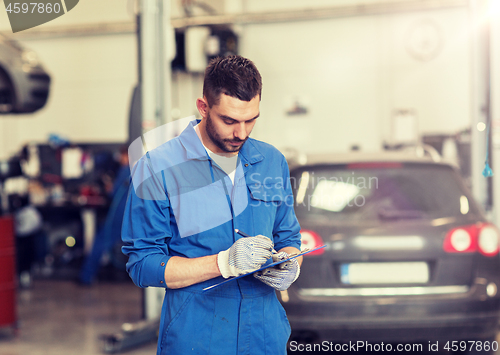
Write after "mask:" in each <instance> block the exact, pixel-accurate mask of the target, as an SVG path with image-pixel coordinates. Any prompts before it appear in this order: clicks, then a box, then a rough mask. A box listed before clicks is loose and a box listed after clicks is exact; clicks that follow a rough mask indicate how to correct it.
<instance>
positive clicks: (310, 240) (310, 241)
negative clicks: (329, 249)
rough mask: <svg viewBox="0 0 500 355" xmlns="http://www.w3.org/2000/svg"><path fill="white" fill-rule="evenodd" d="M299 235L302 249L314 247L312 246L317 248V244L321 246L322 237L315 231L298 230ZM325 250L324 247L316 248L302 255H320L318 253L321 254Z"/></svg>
mask: <svg viewBox="0 0 500 355" xmlns="http://www.w3.org/2000/svg"><path fill="white" fill-rule="evenodd" d="M300 235H301V236H302V238H301V243H302V245H301V247H300V248H301V249H302V250H304V249H306V248H307V249H309V250H311V249H314V248H317V247H319V246H322V245H323V244H324V243H323V239H321V237H320V236H319V235H318V234H317V233H316V232H313V231H310V230H301V231H300ZM324 252H325V249H324V248H323V249H319V250H316V251H313V252H312V253H309V254H306V255H304V256H308V255H320V254H323V253H324Z"/></svg>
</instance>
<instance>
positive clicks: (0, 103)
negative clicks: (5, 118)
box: [0, 34, 50, 114]
mask: <svg viewBox="0 0 500 355" xmlns="http://www.w3.org/2000/svg"><path fill="white" fill-rule="evenodd" d="M49 88H50V76H49V74H48V73H47V72H46V71H45V68H44V67H43V65H42V64H41V63H40V60H39V59H38V56H37V55H36V53H35V52H33V51H32V50H29V49H26V48H24V47H22V46H21V45H20V44H19V42H17V41H15V40H13V39H12V38H9V37H6V36H4V35H2V34H0V114H11V113H32V112H35V111H37V110H39V109H41V108H42V107H44V106H45V104H46V103H47V99H48V97H49Z"/></svg>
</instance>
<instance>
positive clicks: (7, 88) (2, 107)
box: [0, 68, 15, 114]
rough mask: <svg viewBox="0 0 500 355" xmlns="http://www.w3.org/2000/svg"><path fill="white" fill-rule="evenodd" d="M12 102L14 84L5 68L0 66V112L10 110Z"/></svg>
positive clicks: (11, 109) (12, 107)
mask: <svg viewBox="0 0 500 355" xmlns="http://www.w3.org/2000/svg"><path fill="white" fill-rule="evenodd" d="M14 102H15V94H14V85H12V81H11V80H10V78H9V75H8V74H7V73H6V72H5V70H4V69H3V68H0V114H5V113H9V112H12V111H13V110H14Z"/></svg>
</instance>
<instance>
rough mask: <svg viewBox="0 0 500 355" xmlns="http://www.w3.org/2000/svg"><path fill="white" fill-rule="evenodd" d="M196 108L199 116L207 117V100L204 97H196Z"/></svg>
mask: <svg viewBox="0 0 500 355" xmlns="http://www.w3.org/2000/svg"><path fill="white" fill-rule="evenodd" d="M196 108H197V109H198V112H199V113H200V115H201V117H203V118H205V117H207V114H208V108H209V107H208V101H207V99H206V98H205V97H203V98H201V97H200V98H198V99H197V100H196Z"/></svg>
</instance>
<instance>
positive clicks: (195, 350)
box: [122, 121, 300, 355]
mask: <svg viewBox="0 0 500 355" xmlns="http://www.w3.org/2000/svg"><path fill="white" fill-rule="evenodd" d="M196 123H197V122H196V121H193V122H191V123H190V125H189V126H188V127H187V128H186V129H185V130H184V131H183V132H182V133H181V135H180V136H179V137H177V138H175V139H172V140H170V141H168V142H167V143H165V144H163V145H161V146H160V147H158V148H156V149H154V150H152V151H150V152H149V153H147V154H146V155H145V156H144V157H143V158H141V159H140V160H139V161H138V163H137V164H136V166H135V167H134V172H133V174H132V180H133V185H132V186H131V188H130V191H129V198H128V201H127V206H126V209H125V216H124V220H123V227H122V239H123V242H124V247H123V249H122V250H123V252H124V253H125V254H126V255H127V256H128V257H129V261H128V263H127V271H128V272H129V274H130V276H131V278H132V280H133V281H134V283H135V284H136V285H138V286H140V287H148V286H155V287H166V285H165V278H164V272H165V266H166V264H167V263H168V260H169V259H170V257H172V256H181V257H187V258H195V257H200V256H206V255H213V254H217V253H218V252H220V251H222V250H226V249H228V248H229V247H231V245H232V244H233V243H234V242H235V241H236V240H237V239H239V238H241V236H240V235H238V234H236V233H235V232H234V229H235V228H238V229H241V230H242V231H244V232H245V233H247V234H250V235H258V234H262V235H265V236H267V237H269V238H272V239H273V241H274V244H275V249H276V250H280V249H282V248H284V247H295V248H300V233H299V232H300V226H299V224H298V222H297V218H296V217H295V213H294V210H293V196H292V190H291V186H290V181H289V172H288V165H287V163H286V160H285V158H284V157H283V155H282V154H281V153H280V152H279V151H278V150H276V149H275V148H274V147H272V146H271V145H269V144H266V143H263V142H259V141H257V140H254V139H248V140H247V142H246V143H245V144H244V145H243V147H242V149H241V151H240V152H239V155H238V156H239V162H238V168H237V171H236V174H235V183H234V188H232V186H231V181H230V179H229V177H228V176H227V175H226V174H225V173H224V172H223V171H222V170H221V169H220V168H219V167H218V166H217V165H216V164H215V163H212V161H211V159H210V158H209V157H208V155H207V154H206V151H205V149H204V148H203V145H202V144H201V142H200V140H199V138H198V136H197V135H196V132H195V130H194V125H196ZM200 196H201V197H203V198H200ZM183 224H187V225H183ZM221 281H223V278H222V277H218V278H214V279H212V280H207V281H204V282H201V283H199V284H195V285H191V286H189V287H185V288H182V289H168V288H166V294H165V300H164V303H163V308H162V314H161V322H160V333H159V338H158V352H157V353H158V354H187V353H190V354H217V355H224V354H252V355H254V354H273V355H276V354H286V342H287V340H288V337H289V335H290V326H289V324H288V320H287V318H286V315H285V312H284V310H283V308H282V307H281V305H280V303H279V301H278V299H277V297H276V293H275V291H274V289H273V288H272V287H269V286H267V285H265V284H264V283H262V282H260V281H259V280H257V279H256V278H254V277H253V276H249V277H244V278H241V279H239V280H236V281H233V282H229V283H226V284H225V285H223V286H220V287H217V288H214V289H212V290H210V291H207V292H205V293H203V292H202V289H203V288H204V287H206V286H210V285H213V284H215V283H218V282H221Z"/></svg>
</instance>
